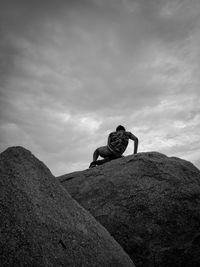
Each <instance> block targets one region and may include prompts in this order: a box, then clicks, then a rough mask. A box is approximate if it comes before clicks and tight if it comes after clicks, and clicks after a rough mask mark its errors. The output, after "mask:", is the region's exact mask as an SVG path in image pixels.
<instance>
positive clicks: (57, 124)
mask: <svg viewBox="0 0 200 267" xmlns="http://www.w3.org/2000/svg"><path fill="white" fill-rule="evenodd" d="M199 72H200V1H199V0H79V1H78V0H71V1H70V0H42V1H41V0H40V1H39V0H34V1H33V0H1V3H0V152H2V151H3V150H5V149H6V148H7V147H9V146H15V145H21V146H23V147H25V148H27V149H29V150H31V152H32V153H33V154H34V155H35V156H37V157H38V158H39V159H40V160H42V161H43V162H44V163H45V164H46V165H47V166H48V167H49V168H50V170H51V171H52V173H53V174H54V175H56V176H58V175H61V174H65V173H68V172H72V171H76V170H82V169H86V168H87V167H88V165H89V163H90V161H91V160H92V154H93V151H94V150H95V148H96V147H98V146H102V145H105V144H106V142H107V135H108V133H109V132H110V131H113V130H114V129H115V128H116V126H117V125H118V124H122V125H124V126H125V127H126V128H127V130H129V131H132V132H133V133H134V134H135V135H136V136H137V137H138V138H139V142H140V143H139V150H138V151H139V152H144V151H158V152H161V153H164V154H166V155H167V156H178V157H181V158H183V159H186V160H189V161H191V162H193V163H194V164H195V165H196V166H197V167H198V168H200V135H199V132H200V89H199V87H200V86H199V85H200V84H199V83H200V75H199ZM133 148H134V143H133V142H132V141H130V143H129V148H128V149H127V151H126V153H125V155H128V154H130V153H132V152H133Z"/></svg>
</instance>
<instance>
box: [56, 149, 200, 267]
mask: <svg viewBox="0 0 200 267" xmlns="http://www.w3.org/2000/svg"><path fill="white" fill-rule="evenodd" d="M59 180H60V182H61V183H62V185H63V186H64V187H65V188H66V189H67V191H68V192H69V193H70V194H71V195H72V197H73V198H75V199H76V200H77V201H78V202H79V203H80V204H81V205H82V206H83V207H85V208H86V209H87V210H88V211H89V212H90V213H91V214H92V215H93V216H94V217H95V218H96V219H97V220H98V221H99V222H100V223H101V224H102V225H103V226H105V227H106V228H107V230H108V231H109V232H110V233H111V235H112V236H113V237H114V238H115V239H116V240H117V241H118V243H119V244H120V245H121V246H122V247H123V248H124V250H125V251H126V252H127V253H128V254H129V255H130V257H131V258H132V259H133V261H134V262H135V264H136V266H137V267H139V266H142V267H145V266H146V267H153V266H157V267H169V266H179V267H180V266H187V267H190V266H200V171H199V170H198V169H197V168H196V167H195V166H194V165H193V164H191V163H190V162H187V161H185V160H182V159H179V158H175V157H167V156H165V155H163V154H160V153H157V152H145V153H139V154H136V155H132V156H127V157H125V158H121V159H117V160H113V161H111V162H109V163H106V164H105V165H102V166H98V167H95V168H92V169H88V170H85V171H82V172H74V173H71V174H67V175H63V176H61V177H59Z"/></svg>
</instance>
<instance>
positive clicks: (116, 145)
mask: <svg viewBox="0 0 200 267" xmlns="http://www.w3.org/2000/svg"><path fill="white" fill-rule="evenodd" d="M129 139H131V140H133V141H134V153H133V154H136V153H137V149H138V138H137V137H136V136H135V135H133V134H132V133H131V132H127V131H126V129H125V128H124V126H122V125H119V126H117V128H116V131H115V132H112V133H110V134H109V136H108V143H107V146H101V147H99V148H97V149H96V150H95V151H94V154H93V161H92V162H91V163H90V166H89V168H92V167H95V166H96V165H102V164H104V163H105V162H108V161H110V160H113V159H117V158H121V157H123V156H122V155H123V153H124V152H125V150H126V148H127V146H128V143H129ZM99 156H101V157H102V158H103V159H102V160H97V159H98V157H99Z"/></svg>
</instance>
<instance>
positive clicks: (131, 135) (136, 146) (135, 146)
mask: <svg viewBox="0 0 200 267" xmlns="http://www.w3.org/2000/svg"><path fill="white" fill-rule="evenodd" d="M129 138H130V139H131V140H133V141H134V153H133V154H137V150H138V143H139V141H138V138H137V137H136V136H135V135H134V134H132V133H131V132H129Z"/></svg>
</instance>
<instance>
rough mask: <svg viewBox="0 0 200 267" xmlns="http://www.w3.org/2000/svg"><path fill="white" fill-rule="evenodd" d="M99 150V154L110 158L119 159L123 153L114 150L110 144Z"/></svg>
mask: <svg viewBox="0 0 200 267" xmlns="http://www.w3.org/2000/svg"><path fill="white" fill-rule="evenodd" d="M98 151H99V155H100V156H101V157H102V158H109V159H111V160H112V159H118V158H121V157H122V155H121V154H119V153H117V152H114V151H111V150H110V149H109V148H108V146H101V147H99V148H98Z"/></svg>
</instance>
